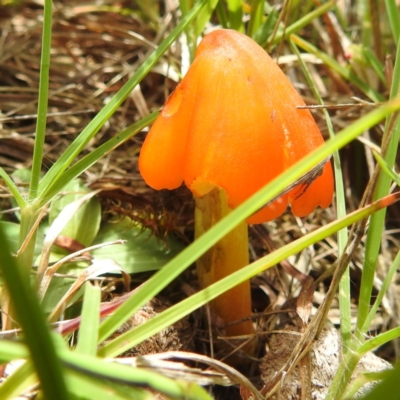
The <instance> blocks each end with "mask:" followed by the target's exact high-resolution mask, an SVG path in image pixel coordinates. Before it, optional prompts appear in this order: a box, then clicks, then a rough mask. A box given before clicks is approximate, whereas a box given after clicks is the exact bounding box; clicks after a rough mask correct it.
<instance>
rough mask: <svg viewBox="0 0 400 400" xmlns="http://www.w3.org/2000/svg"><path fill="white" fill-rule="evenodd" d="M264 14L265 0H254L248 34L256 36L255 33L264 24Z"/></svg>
mask: <svg viewBox="0 0 400 400" xmlns="http://www.w3.org/2000/svg"><path fill="white" fill-rule="evenodd" d="M263 14H264V0H252V2H251V9H250V21H249V28H248V30H247V35H248V36H250V37H252V38H254V35H255V33H256V32H257V30H258V28H259V27H260V25H261V24H262V18H263Z"/></svg>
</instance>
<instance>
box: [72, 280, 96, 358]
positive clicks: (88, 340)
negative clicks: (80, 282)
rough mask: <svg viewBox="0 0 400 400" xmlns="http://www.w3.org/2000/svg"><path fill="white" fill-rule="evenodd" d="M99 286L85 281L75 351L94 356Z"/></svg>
mask: <svg viewBox="0 0 400 400" xmlns="http://www.w3.org/2000/svg"><path fill="white" fill-rule="evenodd" d="M100 295H101V292H100V288H99V287H98V286H93V285H92V284H91V283H90V282H86V283H85V293H84V297H83V306H82V313H81V324H80V326H79V334H78V344H77V346H76V351H77V352H79V353H81V354H87V355H92V356H94V355H95V354H96V351H97V336H98V327H99V324H100V321H99V315H100Z"/></svg>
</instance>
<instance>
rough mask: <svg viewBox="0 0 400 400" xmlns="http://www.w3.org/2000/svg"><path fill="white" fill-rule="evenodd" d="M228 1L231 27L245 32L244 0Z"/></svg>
mask: <svg viewBox="0 0 400 400" xmlns="http://www.w3.org/2000/svg"><path fill="white" fill-rule="evenodd" d="M226 2H227V3H228V18H229V28H231V29H234V30H235V31H239V32H244V25H243V5H242V0H226Z"/></svg>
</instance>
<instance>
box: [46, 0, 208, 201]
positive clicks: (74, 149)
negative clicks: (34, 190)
mask: <svg viewBox="0 0 400 400" xmlns="http://www.w3.org/2000/svg"><path fill="white" fill-rule="evenodd" d="M206 1H207V0H201V1H198V2H197V3H196V4H195V5H194V6H193V8H192V9H191V10H190V11H189V13H188V14H187V15H186V17H185V18H183V19H182V21H181V22H180V23H179V24H178V25H177V26H176V27H175V28H174V29H173V30H172V32H171V33H170V34H169V36H168V37H167V38H166V39H165V40H164V41H163V42H162V43H161V44H160V45H159V46H158V48H157V49H156V50H155V51H154V52H153V53H152V54H151V55H150V56H149V58H148V59H147V60H146V61H145V62H144V63H143V64H142V65H141V66H140V67H139V68H138V70H137V71H136V73H135V74H134V75H133V76H132V77H131V78H130V79H129V80H128V81H127V82H126V83H125V84H124V85H123V86H122V88H121V89H120V90H119V91H118V92H117V93H116V94H115V96H114V97H113V98H112V99H111V100H110V101H109V102H108V103H107V104H106V106H105V107H104V108H103V109H102V110H101V111H100V112H99V113H98V114H97V115H96V116H95V117H94V118H93V119H92V120H91V121H90V123H89V124H88V125H87V126H86V128H85V129H84V130H83V131H82V132H81V133H80V135H79V136H78V137H77V138H76V139H75V140H74V141H73V142H72V144H71V145H70V146H69V147H68V149H67V150H66V151H65V152H64V153H63V154H62V155H61V157H60V158H59V159H58V160H57V161H56V162H55V163H54V164H53V166H52V167H51V168H50V170H49V171H48V172H47V174H46V175H45V176H44V178H43V179H42V181H41V182H40V184H39V195H40V196H41V198H43V193H44V192H45V191H46V190H47V188H48V187H49V186H50V185H51V184H55V181H57V180H59V179H60V178H61V176H62V174H63V173H64V171H65V170H67V169H68V167H69V166H70V165H71V163H72V162H73V160H74V159H75V158H76V156H77V155H78V154H79V153H80V152H81V150H82V149H83V148H84V147H85V146H86V144H87V143H88V142H89V141H90V139H91V138H92V137H93V136H94V135H95V134H96V133H97V132H98V131H99V129H100V128H101V127H102V126H103V125H104V123H105V122H106V121H107V120H108V119H109V118H110V116H111V115H112V114H113V113H114V112H115V111H116V110H117V108H118V107H119V106H120V105H121V104H122V103H123V101H124V100H125V99H126V98H127V97H128V96H129V94H130V93H131V91H132V90H133V88H134V87H135V86H136V85H137V84H138V83H139V82H140V81H141V80H142V79H143V78H144V77H145V76H146V75H147V74H148V73H149V71H150V70H151V68H152V67H153V66H154V65H155V64H156V63H157V61H158V60H159V59H160V58H161V56H162V55H163V54H164V53H165V52H166V51H167V50H168V49H169V47H170V46H171V44H172V43H173V42H174V41H175V40H176V38H177V37H178V36H179V34H180V33H181V32H182V31H183V30H184V29H185V28H186V27H187V26H188V24H189V23H190V22H191V21H192V20H193V18H195V16H196V15H197V14H198V12H199V11H200V10H201V8H202V7H203V6H204V5H205V4H206Z"/></svg>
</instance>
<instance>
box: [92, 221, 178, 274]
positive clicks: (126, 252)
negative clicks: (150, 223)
mask: <svg viewBox="0 0 400 400" xmlns="http://www.w3.org/2000/svg"><path fill="white" fill-rule="evenodd" d="M118 239H122V240H126V241H127V242H126V243H125V244H124V245H122V246H105V247H102V248H99V249H96V250H94V251H92V255H93V257H94V258H95V259H112V260H113V261H115V262H116V263H118V264H119V265H120V266H121V268H122V269H123V270H124V271H125V272H127V273H138V272H144V271H152V270H156V269H159V268H161V267H162V266H164V265H165V264H166V263H167V262H168V261H170V260H172V259H173V258H174V257H175V256H176V255H177V254H178V253H179V252H180V251H181V250H182V249H183V247H184V246H183V244H182V243H181V242H179V241H178V240H177V239H175V238H174V237H173V236H171V235H169V236H167V237H166V238H164V239H162V240H161V239H157V238H156V237H155V236H154V235H152V232H151V231H150V230H149V229H142V228H141V227H138V226H137V225H134V224H133V222H132V221H131V220H130V219H129V218H124V219H123V220H121V221H120V222H118V223H116V224H113V223H106V224H105V225H104V226H103V227H102V228H101V229H100V232H99V234H98V235H97V237H96V240H95V242H94V243H93V244H100V243H105V242H111V241H115V240H118Z"/></svg>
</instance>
